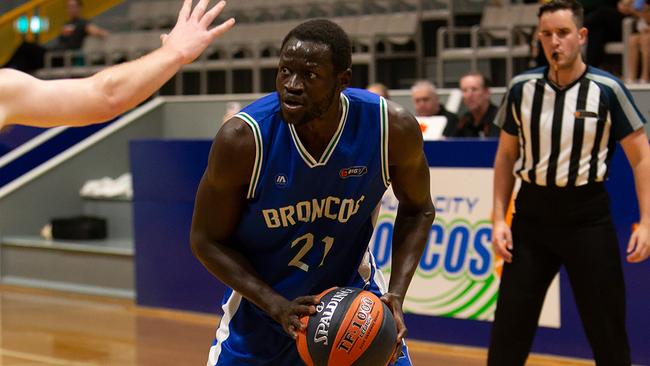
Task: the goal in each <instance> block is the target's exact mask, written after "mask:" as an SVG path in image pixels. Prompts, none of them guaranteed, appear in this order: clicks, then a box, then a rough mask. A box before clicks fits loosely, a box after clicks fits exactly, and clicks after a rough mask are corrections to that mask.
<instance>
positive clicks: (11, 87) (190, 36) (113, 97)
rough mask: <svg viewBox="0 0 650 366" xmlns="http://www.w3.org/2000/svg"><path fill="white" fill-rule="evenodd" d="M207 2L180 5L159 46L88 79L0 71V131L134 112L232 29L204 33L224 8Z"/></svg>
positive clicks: (221, 27) (91, 120)
mask: <svg viewBox="0 0 650 366" xmlns="http://www.w3.org/2000/svg"><path fill="white" fill-rule="evenodd" d="M208 3H209V0H200V1H199V3H198V4H197V5H196V6H195V7H194V9H193V10H192V1H191V0H185V2H184V3H183V7H182V9H181V10H180V13H179V14H178V21H177V23H176V26H174V29H172V31H171V32H170V33H169V34H166V35H162V36H161V39H162V47H160V48H158V49H157V50H155V51H153V52H151V53H149V54H147V55H145V56H143V57H141V58H140V59H138V60H135V61H131V62H127V63H124V64H120V65H116V66H112V67H109V68H107V69H105V70H103V71H101V72H99V73H97V74H95V75H93V76H91V77H88V78H84V79H65V80H50V81H43V80H39V79H36V78H33V77H32V76H30V75H28V74H25V73H22V72H20V71H16V70H12V69H0V128H1V127H2V126H4V125H9V124H21V125H29V126H36V127H52V126H58V125H69V126H83V125H88V124H92V123H98V122H104V121H107V120H110V119H112V118H115V117H116V116H118V115H120V114H122V113H124V112H126V111H128V110H129V109H131V108H133V107H135V106H136V105H138V103H140V102H142V101H143V100H145V99H146V98H148V97H149V96H151V94H153V93H155V92H156V90H158V89H159V88H160V87H161V86H162V85H163V84H164V83H165V82H166V81H167V80H169V79H170V78H171V77H172V76H174V74H175V73H176V72H177V71H178V70H179V69H180V68H181V66H183V65H185V64H188V63H190V62H192V61H194V60H195V59H196V58H197V57H198V56H199V55H200V54H201V53H202V52H203V50H205V48H206V47H208V46H209V45H210V43H212V41H213V40H214V39H215V38H216V37H217V36H219V35H221V34H223V33H224V32H226V31H228V30H229V29H230V28H232V26H233V25H234V24H235V21H234V19H228V20H227V21H225V22H223V23H222V24H220V25H219V26H217V27H214V28H213V29H208V27H209V26H210V25H211V24H212V22H213V21H214V19H215V18H216V17H217V16H218V15H219V13H221V11H222V10H223V8H224V6H225V4H226V3H225V1H221V2H219V3H218V4H217V5H215V6H214V7H213V8H212V9H210V10H209V11H206V10H207V7H208Z"/></svg>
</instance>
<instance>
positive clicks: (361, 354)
mask: <svg viewBox="0 0 650 366" xmlns="http://www.w3.org/2000/svg"><path fill="white" fill-rule="evenodd" d="M318 296H319V298H320V304H319V305H318V306H316V311H317V312H316V314H314V315H312V316H305V317H303V318H301V319H300V321H301V322H302V323H303V324H306V325H307V329H306V330H305V331H304V332H298V337H297V339H296V343H297V346H298V353H300V357H301V358H302V360H303V361H304V362H305V364H306V365H307V366H349V365H354V366H378V365H387V364H388V362H389V361H390V356H391V354H392V353H393V350H394V347H395V340H396V339H397V327H396V326H395V319H393V314H392V313H391V312H390V309H389V308H388V306H386V304H384V303H383V302H382V301H381V300H380V299H379V298H378V297H377V296H375V295H374V294H373V293H372V292H369V291H364V290H361V289H358V288H353V287H333V288H331V289H329V290H325V291H323V292H322V293H321V294H320V295H318Z"/></svg>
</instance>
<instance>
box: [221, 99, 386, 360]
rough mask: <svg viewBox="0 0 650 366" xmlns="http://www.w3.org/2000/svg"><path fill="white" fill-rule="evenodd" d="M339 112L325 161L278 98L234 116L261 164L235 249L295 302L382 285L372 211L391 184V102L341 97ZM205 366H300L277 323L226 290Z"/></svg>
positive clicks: (380, 289)
mask: <svg viewBox="0 0 650 366" xmlns="http://www.w3.org/2000/svg"><path fill="white" fill-rule="evenodd" d="M340 100H341V106H342V111H343V113H342V116H341V118H340V120H339V122H338V123H339V124H338V128H337V130H336V132H335V133H334V136H333V137H332V139H331V141H330V142H329V144H328V145H327V148H326V149H325V151H324V152H323V154H322V156H320V157H314V156H311V155H310V154H309V152H308V151H307V149H306V148H305V147H304V146H303V145H302V143H301V141H300V138H299V136H298V133H297V131H296V129H295V127H294V126H293V125H291V124H289V123H287V122H285V121H284V120H283V118H282V114H281V110H280V101H279V97H278V94H277V93H273V94H270V95H268V96H266V97H263V98H261V99H259V100H257V101H255V102H253V103H252V104H250V105H249V106H247V107H245V108H244V109H243V110H242V111H241V112H240V113H238V114H237V115H236V116H237V117H238V118H240V119H241V120H243V121H244V122H246V124H248V126H249V127H250V128H251V129H252V130H253V133H254V136H255V144H256V159H255V163H254V168H253V174H252V176H251V181H250V185H249V187H248V195H247V204H246V206H245V208H244V211H243V213H242V216H241V220H240V223H239V226H238V227H237V229H236V232H235V234H234V236H233V238H232V246H233V247H235V248H236V249H237V250H238V251H239V252H241V253H242V254H243V255H244V256H245V257H246V259H247V260H248V261H250V263H251V264H252V266H253V268H254V269H255V271H256V272H257V274H258V275H259V276H260V277H261V278H262V279H263V280H264V281H265V282H266V283H268V284H269V285H270V286H271V287H273V289H274V290H276V291H277V292H278V293H280V294H282V295H283V296H285V297H286V298H287V299H289V300H293V299H294V298H296V297H299V296H304V295H316V294H318V293H320V292H322V291H323V290H326V289H328V288H330V287H333V286H355V287H361V288H366V289H369V290H371V291H373V292H375V293H377V294H379V293H380V292H384V291H385V288H383V287H384V283H383V279H381V273H379V271H377V270H376V268H375V265H374V260H373V258H372V255H371V254H370V251H369V250H368V242H369V240H370V238H371V236H372V232H373V225H374V222H373V211H374V210H375V208H376V207H377V206H378V205H379V203H380V201H381V198H382V196H383V194H384V192H385V191H386V188H387V187H388V186H389V184H390V179H389V174H388V112H387V107H386V101H385V100H384V99H383V98H380V97H379V96H377V95H375V94H372V93H369V92H367V91H365V90H360V89H346V90H345V91H344V92H343V93H341V98H340ZM223 310H224V316H223V318H222V320H221V324H220V327H219V329H218V330H217V337H216V338H217V339H216V340H215V343H214V344H213V347H212V349H211V352H210V359H209V362H208V364H211V365H214V364H260V365H264V364H278V365H280V364H282V365H285V364H287V365H290V364H301V362H300V359H299V358H298V355H297V352H296V349H295V345H294V343H293V340H291V338H289V337H288V336H287V335H286V334H285V333H284V331H283V330H282V328H281V327H280V325H279V324H277V323H276V322H275V321H274V320H272V319H270V318H269V317H268V316H267V315H266V314H264V313H263V312H262V311H261V310H260V309H258V308H257V307H256V306H255V305H253V304H251V303H249V302H248V301H247V300H246V299H244V298H243V297H242V296H241V295H239V294H238V293H236V292H234V291H232V290H228V291H227V292H226V295H225V297H224V301H223Z"/></svg>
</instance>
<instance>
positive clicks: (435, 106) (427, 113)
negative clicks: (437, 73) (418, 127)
mask: <svg viewBox="0 0 650 366" xmlns="http://www.w3.org/2000/svg"><path fill="white" fill-rule="evenodd" d="M411 100H412V101H413V107H414V108H415V113H414V114H415V116H416V117H432V116H442V117H445V118H447V125H446V126H445V129H444V131H443V133H442V134H443V136H446V137H449V136H450V135H449V133H451V132H450V131H453V129H454V126H456V125H457V124H458V116H457V115H456V114H455V113H452V112H449V111H448V110H446V109H445V107H444V106H443V105H441V104H440V98H439V97H438V93H436V87H435V86H434V85H433V83H431V82H430V81H429V80H418V81H416V82H415V84H413V86H412V87H411Z"/></svg>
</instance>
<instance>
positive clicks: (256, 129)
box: [235, 112, 264, 199]
mask: <svg viewBox="0 0 650 366" xmlns="http://www.w3.org/2000/svg"><path fill="white" fill-rule="evenodd" d="M235 117H238V118H239V119H241V120H242V121H244V122H246V124H247V125H248V126H249V127H250V128H251V130H253V135H254V136H255V164H253V173H252V174H251V181H250V183H249V185H248V193H247V194H246V199H252V198H253V197H255V191H256V189H257V182H258V181H259V179H260V173H261V171H262V159H263V158H264V149H262V132H261V131H260V126H259V124H258V123H257V121H256V120H255V119H254V118H253V117H251V116H250V115H249V114H248V113H246V112H239V113H237V114H236V115H235Z"/></svg>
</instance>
